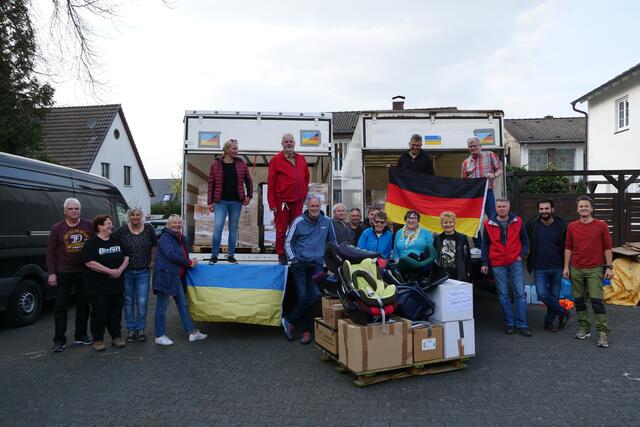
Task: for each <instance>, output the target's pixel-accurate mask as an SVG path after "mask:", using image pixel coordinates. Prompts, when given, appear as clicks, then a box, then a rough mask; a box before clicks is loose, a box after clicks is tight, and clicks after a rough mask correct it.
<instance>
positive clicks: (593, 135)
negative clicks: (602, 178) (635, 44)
mask: <svg viewBox="0 0 640 427" xmlns="http://www.w3.org/2000/svg"><path fill="white" fill-rule="evenodd" d="M583 103H587V111H588V124H587V134H588V139H587V168H588V169H589V170H604V169H621V170H624V169H638V167H639V165H640V164H639V163H638V159H640V144H638V140H640V121H639V120H638V116H636V118H635V122H634V118H633V117H631V113H632V112H633V111H636V113H637V111H638V108H637V107H638V106H640V64H636V65H634V66H633V67H631V68H630V69H628V70H627V71H625V72H623V73H622V74H620V75H617V76H616V77H614V78H612V79H611V80H609V81H608V82H606V83H604V84H602V85H600V86H598V87H597V88H595V89H593V90H591V91H590V92H588V93H586V94H584V95H582V96H581V97H580V98H578V99H576V100H575V101H573V102H572V103H571V105H572V106H573V108H574V109H575V110H577V108H576V104H583ZM634 103H635V104H634ZM634 105H635V106H636V109H635V110H634V109H633V106H634ZM577 111H579V110H577ZM608 187H609V188H608V189H607V191H611V190H612V186H611V185H608ZM628 191H631V192H638V191H640V188H639V185H638V184H632V185H631V186H630V187H629V189H628Z"/></svg>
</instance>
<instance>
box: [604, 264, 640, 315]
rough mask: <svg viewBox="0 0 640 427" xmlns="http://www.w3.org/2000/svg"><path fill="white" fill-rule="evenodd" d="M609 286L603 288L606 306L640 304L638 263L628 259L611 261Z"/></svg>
mask: <svg viewBox="0 0 640 427" xmlns="http://www.w3.org/2000/svg"><path fill="white" fill-rule="evenodd" d="M613 274H614V276H613V280H612V281H611V286H604V287H603V289H604V300H605V302H606V303H608V304H617V305H630V306H636V305H638V303H639V302H640V263H638V262H636V261H635V260H632V259H628V258H618V259H616V260H615V261H613Z"/></svg>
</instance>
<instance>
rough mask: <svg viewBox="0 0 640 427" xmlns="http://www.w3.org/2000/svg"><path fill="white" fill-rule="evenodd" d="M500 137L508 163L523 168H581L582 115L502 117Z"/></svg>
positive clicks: (584, 126)
mask: <svg viewBox="0 0 640 427" xmlns="http://www.w3.org/2000/svg"><path fill="white" fill-rule="evenodd" d="M504 128H505V131H504V137H505V142H506V146H507V147H508V162H509V164H510V165H511V166H522V167H526V168H527V170H531V171H540V170H547V169H548V168H549V166H552V167H554V168H555V169H556V170H582V169H583V166H584V147H585V143H586V135H585V132H586V119H585V118H584V117H553V116H546V117H543V118H540V119H505V121H504Z"/></svg>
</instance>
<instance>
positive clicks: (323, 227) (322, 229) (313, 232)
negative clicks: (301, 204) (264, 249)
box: [284, 211, 336, 265]
mask: <svg viewBox="0 0 640 427" xmlns="http://www.w3.org/2000/svg"><path fill="white" fill-rule="evenodd" d="M329 242H334V243H335V242H336V232H335V230H334V229H333V224H332V223H331V220H330V219H329V218H327V217H326V216H325V215H324V213H323V212H322V211H320V216H318V219H316V220H315V221H313V220H311V218H310V217H309V211H305V212H304V213H303V214H302V215H300V216H299V217H297V218H296V219H294V220H293V222H292V223H291V226H290V227H289V231H288V232H287V240H286V241H285V244H284V247H285V250H286V251H287V258H289V260H290V261H291V263H292V264H295V263H298V262H302V263H305V264H315V265H322V264H323V262H324V250H325V248H326V247H327V243H329Z"/></svg>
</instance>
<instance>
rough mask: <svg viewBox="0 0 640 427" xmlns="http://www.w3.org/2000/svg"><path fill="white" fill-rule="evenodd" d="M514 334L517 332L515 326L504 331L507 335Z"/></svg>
mask: <svg viewBox="0 0 640 427" xmlns="http://www.w3.org/2000/svg"><path fill="white" fill-rule="evenodd" d="M514 332H515V329H513V326H507V327H506V328H505V329H504V333H505V334H507V335H513V333H514Z"/></svg>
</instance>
